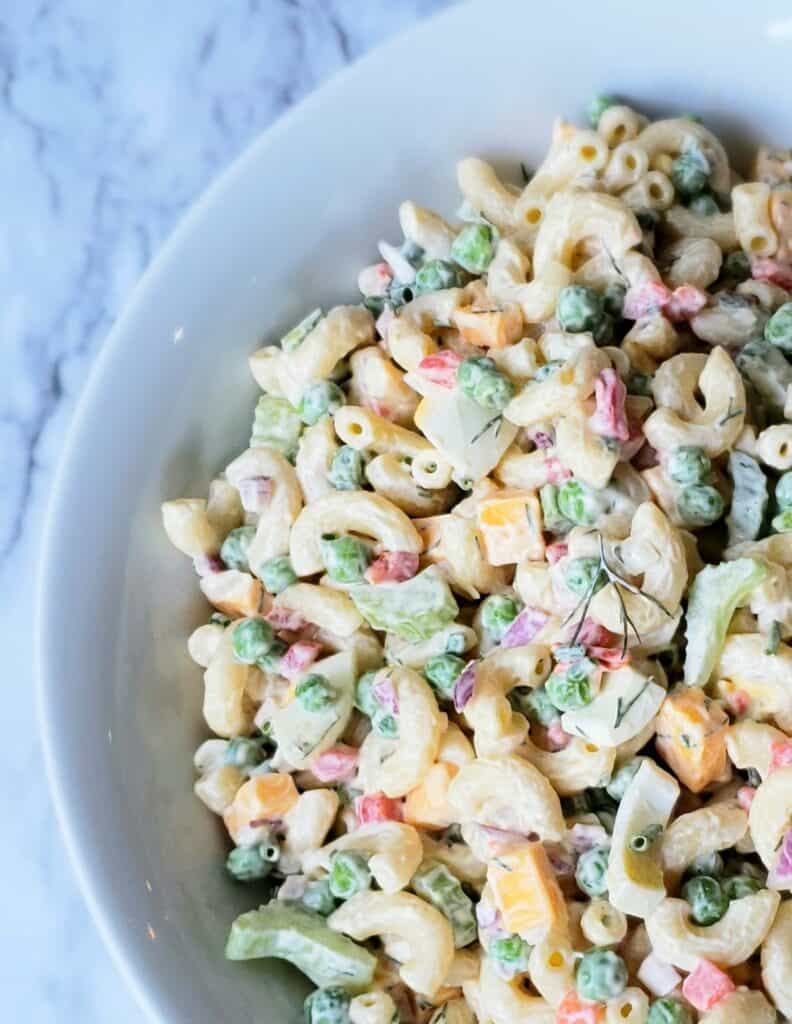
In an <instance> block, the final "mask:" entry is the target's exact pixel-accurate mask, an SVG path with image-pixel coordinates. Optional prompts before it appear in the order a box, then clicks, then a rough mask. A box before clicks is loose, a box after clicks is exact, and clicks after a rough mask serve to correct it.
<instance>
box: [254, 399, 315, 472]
mask: <svg viewBox="0 0 792 1024" xmlns="http://www.w3.org/2000/svg"><path fill="white" fill-rule="evenodd" d="M302 430H303V422H302V420H301V419H300V414H299V413H298V412H297V410H296V409H295V408H293V407H292V406H291V405H290V404H289V403H288V402H287V401H286V399H285V398H275V397H274V395H262V396H261V398H260V399H259V400H258V403H257V404H256V413H255V416H254V418H253V431H252V433H251V435H250V447H251V448H274V449H275V450H276V451H278V452H280V453H281V455H284V456H285V457H286V458H287V459H290V458H293V457H294V456H295V455H296V454H297V442H298V441H299V440H300V434H301V433H302Z"/></svg>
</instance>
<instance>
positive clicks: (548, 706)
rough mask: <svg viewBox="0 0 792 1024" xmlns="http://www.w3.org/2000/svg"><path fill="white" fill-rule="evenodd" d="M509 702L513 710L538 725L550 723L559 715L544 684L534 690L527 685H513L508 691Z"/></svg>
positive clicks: (556, 719) (555, 720)
mask: <svg viewBox="0 0 792 1024" xmlns="http://www.w3.org/2000/svg"><path fill="white" fill-rule="evenodd" d="M509 702H510V704H511V705H512V707H514V708H515V710H517V711H520V712H521V713H522V714H523V715H525V716H526V718H528V719H529V720H530V721H531V722H536V723H537V724H538V725H544V726H548V725H552V724H553V722H557V721H558V719H559V718H560V717H561V716H560V715H559V713H558V708H557V707H556V706H555V704H553V702H552V701H551V700H550V697H549V695H548V693H547V690H546V689H545V688H544V686H538V687H537V688H536V689H535V690H533V689H531V688H530V687H529V686H515V688H514V689H513V690H512V691H511V692H510V693H509Z"/></svg>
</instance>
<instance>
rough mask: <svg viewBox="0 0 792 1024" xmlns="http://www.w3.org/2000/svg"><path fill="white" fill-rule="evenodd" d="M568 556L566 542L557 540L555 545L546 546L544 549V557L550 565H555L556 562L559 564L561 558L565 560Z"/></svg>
mask: <svg viewBox="0 0 792 1024" xmlns="http://www.w3.org/2000/svg"><path fill="white" fill-rule="evenodd" d="M568 554H569V545H568V544H567V543H566V541H563V540H557V541H556V542H555V544H548V545H547V547H546V548H545V555H546V556H547V561H548V562H549V563H550V565H555V564H556V562H560V561H561V559H562V558H566V556H567V555H568Z"/></svg>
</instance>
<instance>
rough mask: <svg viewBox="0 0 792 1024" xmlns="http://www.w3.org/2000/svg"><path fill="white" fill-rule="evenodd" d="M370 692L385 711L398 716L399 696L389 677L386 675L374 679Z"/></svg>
mask: <svg viewBox="0 0 792 1024" xmlns="http://www.w3.org/2000/svg"><path fill="white" fill-rule="evenodd" d="M371 692H372V693H373V694H374V696H375V697H376V698H377V701H378V702H379V704H381V706H382V707H383V708H385V710H386V711H388V712H389V713H390V714H391V715H398V713H399V695H398V694H397V693H396V688H395V686H394V685H393V682H392V680H391V678H390V676H387V675H386V676H382V677H378V678H377V679H375V681H374V685H373V686H372V687H371Z"/></svg>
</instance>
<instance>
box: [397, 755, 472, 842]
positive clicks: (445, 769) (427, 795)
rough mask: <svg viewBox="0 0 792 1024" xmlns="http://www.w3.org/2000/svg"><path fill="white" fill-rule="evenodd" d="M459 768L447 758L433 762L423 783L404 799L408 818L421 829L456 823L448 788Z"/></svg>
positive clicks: (405, 815) (404, 810)
mask: <svg viewBox="0 0 792 1024" xmlns="http://www.w3.org/2000/svg"><path fill="white" fill-rule="evenodd" d="M458 771H459V768H458V767H457V766H456V765H455V764H449V763H448V762H446V761H438V762H437V763H436V764H433V765H432V767H431V768H430V769H429V771H428V772H427V773H426V775H425V776H424V780H423V782H422V783H421V784H420V786H416V787H415V789H411V790H410V792H409V793H408V794H407V796H406V797H405V798H404V808H403V812H402V813H403V816H404V820H405V821H406V822H407V823H408V824H409V825H416V826H417V827H418V828H448V827H449V826H450V825H453V824H454V822H455V821H456V815H455V814H454V811H453V810H452V809H451V806H450V804H449V802H448V787H449V785H450V784H451V780H452V779H453V777H454V776H455V775H456V773H457V772H458Z"/></svg>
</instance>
